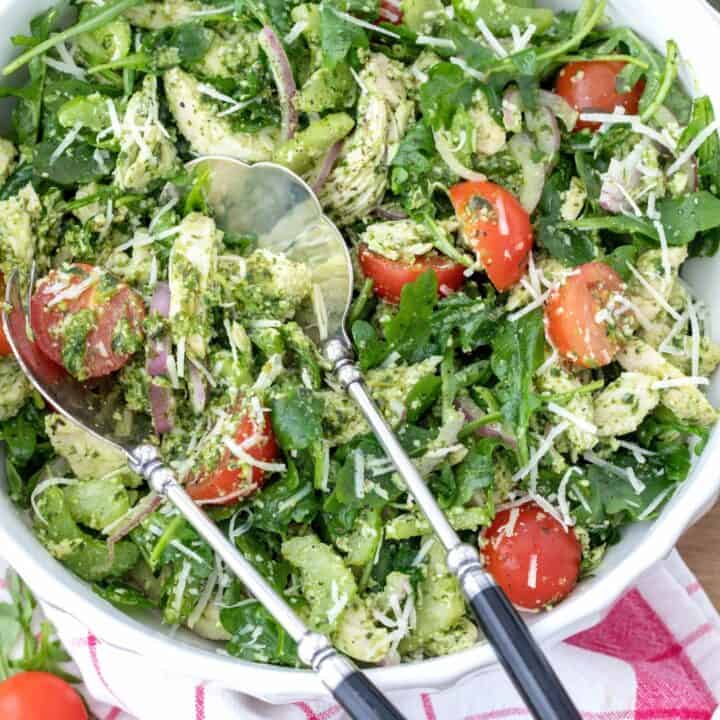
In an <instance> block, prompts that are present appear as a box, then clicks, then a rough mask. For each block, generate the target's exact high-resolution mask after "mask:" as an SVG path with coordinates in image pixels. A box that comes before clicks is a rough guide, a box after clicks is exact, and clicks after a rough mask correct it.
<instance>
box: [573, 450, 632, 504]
mask: <svg viewBox="0 0 720 720" xmlns="http://www.w3.org/2000/svg"><path fill="white" fill-rule="evenodd" d="M583 458H585V460H586V461H587V462H589V463H590V464H591V465H597V466H598V467H601V468H604V469H605V470H608V471H609V472H611V473H614V474H615V475H619V476H620V477H624V478H626V479H627V480H628V482H629V483H630V485H632V488H633V490H635V494H636V495H640V493H641V492H642V491H643V490H644V489H645V484H644V483H643V482H641V481H640V480H639V479H638V477H637V476H636V475H635V471H634V470H633V469H632V468H622V467H619V466H618V465H613V464H612V463H611V462H608V461H607V460H603V459H602V458H601V457H598V456H597V455H596V454H595V453H594V452H592V451H590V450H588V452H586V453H585V454H584V455H583Z"/></svg>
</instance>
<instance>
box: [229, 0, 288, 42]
mask: <svg viewBox="0 0 720 720" xmlns="http://www.w3.org/2000/svg"><path fill="white" fill-rule="evenodd" d="M296 4H297V3H296V2H288V1H287V0H235V12H236V13H238V14H246V15H249V16H250V17H254V18H255V19H256V20H257V21H258V22H259V23H260V24H262V25H272V26H273V28H274V29H275V30H276V31H277V32H278V33H279V34H280V35H285V34H287V32H288V31H289V30H290V26H291V25H292V22H291V19H290V10H291V9H292V8H293V6H294V5H296Z"/></svg>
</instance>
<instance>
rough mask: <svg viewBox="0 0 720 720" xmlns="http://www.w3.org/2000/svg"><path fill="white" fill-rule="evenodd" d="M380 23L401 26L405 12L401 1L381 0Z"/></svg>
mask: <svg viewBox="0 0 720 720" xmlns="http://www.w3.org/2000/svg"><path fill="white" fill-rule="evenodd" d="M380 21H381V22H386V23H391V24H392V25H400V23H402V21H403V10H402V5H401V4H400V0H380Z"/></svg>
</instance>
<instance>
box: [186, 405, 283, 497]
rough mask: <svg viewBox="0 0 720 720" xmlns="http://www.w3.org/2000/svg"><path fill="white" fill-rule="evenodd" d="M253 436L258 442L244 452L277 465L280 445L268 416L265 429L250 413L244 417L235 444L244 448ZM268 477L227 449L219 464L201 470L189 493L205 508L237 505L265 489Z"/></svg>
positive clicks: (190, 484) (262, 471)
mask: <svg viewBox="0 0 720 720" xmlns="http://www.w3.org/2000/svg"><path fill="white" fill-rule="evenodd" d="M253 437H254V438H256V440H255V442H253V443H252V444H250V445H248V446H247V447H244V448H243V449H244V451H245V452H246V453H247V454H248V455H250V456H251V457H252V458H254V459H255V460H260V461H262V462H273V461H274V460H275V459H276V458H277V456H278V446H277V442H276V441H275V434H274V433H273V430H272V426H271V425H270V417H269V414H268V413H265V414H264V415H263V425H262V427H258V426H257V424H256V422H255V420H254V419H253V417H252V415H251V414H250V413H244V414H242V415H241V416H240V420H239V422H238V426H237V430H236V431H235V442H236V443H237V444H238V445H242V444H243V443H244V442H246V441H248V440H249V439H250V438H253ZM264 478H265V471H264V470H262V469H261V468H258V467H253V466H251V465H248V464H247V463H243V462H242V461H241V460H238V459H237V458H236V457H235V456H234V455H233V454H232V453H231V452H230V450H229V449H227V448H226V449H225V450H224V452H223V453H222V455H221V457H220V461H219V462H218V463H217V465H216V466H215V467H214V468H211V469H207V468H206V469H203V470H201V471H200V472H199V473H198V474H197V475H196V476H195V477H194V478H193V479H192V480H191V481H190V483H189V484H188V485H187V486H186V490H187V491H188V494H189V495H190V497H191V498H193V500H196V501H200V502H202V504H204V505H234V504H235V503H237V502H239V501H240V500H242V498H245V497H247V496H248V495H252V493H254V492H255V491H256V490H258V489H259V488H261V487H262V486H263V482H264Z"/></svg>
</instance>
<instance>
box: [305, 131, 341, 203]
mask: <svg viewBox="0 0 720 720" xmlns="http://www.w3.org/2000/svg"><path fill="white" fill-rule="evenodd" d="M343 143H344V141H343V140H338V142H336V143H335V144H334V145H333V146H332V147H331V148H330V149H329V150H328V151H327V153H326V154H325V157H324V158H323V161H322V165H321V166H320V170H319V171H318V174H317V177H316V178H315V180H313V183H312V186H311V187H312V190H313V192H314V193H315V194H316V195H317V194H318V193H319V192H320V191H321V190H322V189H323V187H325V183H326V182H327V179H328V178H329V177H330V173H331V172H332V171H333V168H334V167H335V163H336V162H337V159H338V158H339V157H340V153H341V152H342V148H343Z"/></svg>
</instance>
